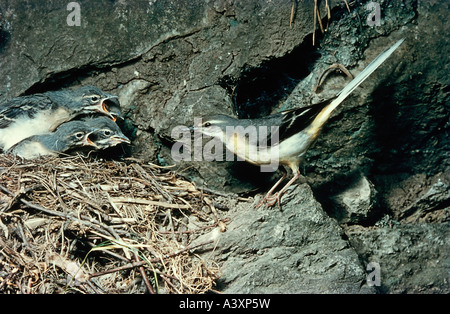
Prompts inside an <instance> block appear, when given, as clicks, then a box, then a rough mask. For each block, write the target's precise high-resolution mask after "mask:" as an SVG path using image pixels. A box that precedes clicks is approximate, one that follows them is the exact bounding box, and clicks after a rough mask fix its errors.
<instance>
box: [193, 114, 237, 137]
mask: <svg viewBox="0 0 450 314" xmlns="http://www.w3.org/2000/svg"><path fill="white" fill-rule="evenodd" d="M236 120H237V119H235V118H233V117H230V116H227V115H225V114H214V115H209V116H204V117H203V118H202V119H201V120H199V121H196V123H195V124H194V126H193V127H191V128H190V129H191V130H193V131H198V132H201V133H203V134H205V135H208V136H214V137H218V138H221V139H223V138H224V137H225V134H226V131H227V127H234V126H236Z"/></svg>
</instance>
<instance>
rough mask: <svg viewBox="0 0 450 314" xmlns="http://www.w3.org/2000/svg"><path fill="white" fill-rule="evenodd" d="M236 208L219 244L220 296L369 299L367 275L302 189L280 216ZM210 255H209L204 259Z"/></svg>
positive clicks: (242, 205)
mask: <svg viewBox="0 0 450 314" xmlns="http://www.w3.org/2000/svg"><path fill="white" fill-rule="evenodd" d="M257 201H258V199H257V200H255V202H254V203H253V204H251V203H239V205H238V206H237V207H236V208H234V209H232V211H231V212H230V213H229V215H230V216H231V217H232V221H231V223H230V224H229V225H228V227H227V231H225V232H224V233H221V234H219V235H218V234H217V233H214V232H213V233H211V234H209V235H205V236H203V237H202V239H199V240H198V241H206V239H209V238H211V237H213V235H214V239H215V240H218V245H217V246H216V247H215V250H214V256H215V257H216V259H217V260H218V261H219V262H223V264H222V269H221V274H222V275H221V277H220V278H219V281H218V282H219V288H221V289H223V292H224V293H362V292H364V293H369V292H373V291H374V290H373V288H371V287H368V286H367V284H366V271H365V268H364V267H363V265H361V264H360V262H359V259H358V255H357V254H356V252H355V251H354V250H353V249H352V247H351V246H350V245H349V243H348V241H346V240H344V239H343V236H344V234H343V231H342V229H341V228H340V227H339V226H338V224H337V222H336V221H335V220H334V219H332V218H330V217H329V216H328V215H327V214H326V213H325V212H324V211H323V210H322V208H321V206H320V204H319V203H317V201H315V199H314V197H313V194H312V191H311V189H310V187H309V186H308V185H307V184H302V185H296V186H295V187H294V188H293V189H291V190H290V191H289V195H286V196H284V197H283V198H282V204H281V206H282V207H281V210H279V209H277V208H276V207H275V208H259V209H255V208H254V206H255V204H256V202H257ZM205 254H209V252H207V253H205Z"/></svg>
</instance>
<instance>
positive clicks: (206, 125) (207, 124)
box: [203, 122, 211, 128]
mask: <svg viewBox="0 0 450 314" xmlns="http://www.w3.org/2000/svg"><path fill="white" fill-rule="evenodd" d="M203 126H204V127H205V128H208V127H210V126H211V123H210V122H205V124H203Z"/></svg>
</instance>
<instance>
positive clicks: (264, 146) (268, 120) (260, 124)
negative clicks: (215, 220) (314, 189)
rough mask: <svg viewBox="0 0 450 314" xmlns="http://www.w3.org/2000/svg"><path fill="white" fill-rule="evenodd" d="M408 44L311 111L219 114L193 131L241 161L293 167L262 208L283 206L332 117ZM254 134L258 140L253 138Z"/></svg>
mask: <svg viewBox="0 0 450 314" xmlns="http://www.w3.org/2000/svg"><path fill="white" fill-rule="evenodd" d="M403 41H404V39H401V40H399V41H398V42H397V43H395V44H394V45H393V46H392V47H391V48H389V49H387V50H386V51H384V52H382V53H381V54H380V55H379V56H377V57H376V58H375V60H373V61H372V62H371V63H370V64H369V65H368V66H367V67H366V68H365V69H364V70H363V71H362V72H361V73H359V74H358V75H357V76H356V77H355V78H354V79H353V80H352V81H351V82H350V83H348V84H347V85H346V86H345V87H344V88H343V89H342V90H341V91H340V92H339V93H338V94H337V95H336V97H335V98H333V99H331V100H327V101H324V102H321V103H319V104H315V105H312V106H308V107H303V108H296V109H291V110H286V111H282V112H279V113H275V114H273V115H269V116H266V117H263V118H259V119H236V118H234V117H231V116H227V115H223V114H216V115H210V116H206V117H203V118H202V119H201V120H200V122H198V123H197V124H196V125H194V126H193V128H191V130H192V129H193V130H194V131H199V132H201V133H202V134H204V135H208V136H213V137H216V138H218V139H219V140H220V141H221V142H222V143H224V145H225V147H226V148H227V149H228V150H230V151H231V152H233V153H234V154H235V155H236V156H237V157H238V158H241V160H245V161H247V162H249V163H252V164H255V165H272V164H274V161H277V163H276V165H277V166H278V163H279V164H281V165H284V166H287V167H289V168H290V169H291V170H292V172H293V174H294V176H293V177H292V179H291V180H289V182H288V183H287V184H286V185H285V186H284V187H283V188H282V189H281V190H280V191H279V192H277V193H276V194H275V195H273V192H274V191H275V189H276V188H277V187H278V185H279V184H280V183H281V182H282V181H283V180H284V178H285V175H283V177H282V178H281V179H280V180H279V181H277V182H276V183H275V185H274V186H273V187H272V188H271V189H270V190H269V192H268V193H267V194H266V196H265V197H264V199H263V200H262V202H261V203H260V204H258V206H259V205H261V204H263V203H267V204H268V205H269V206H272V205H274V204H275V203H276V202H277V203H278V205H280V202H281V196H282V195H283V194H284V193H285V192H286V190H287V188H288V187H289V186H291V184H293V183H294V182H295V181H296V180H297V179H298V178H299V176H300V170H299V165H300V162H301V161H302V158H303V157H304V154H305V152H306V151H307V150H308V148H309V147H310V146H311V144H312V143H313V142H314V141H315V140H316V138H317V137H318V135H319V134H320V131H321V129H322V127H323V125H324V124H325V123H326V122H327V120H328V119H329V118H330V115H331V113H332V112H333V110H334V109H336V107H337V106H339V105H340V104H341V103H342V102H343V101H344V100H345V99H346V98H347V96H348V95H350V94H351V93H352V92H353V91H354V90H355V89H356V88H357V87H358V86H359V85H360V84H361V83H362V82H363V81H364V80H365V79H366V78H367V77H368V76H369V75H370V74H372V73H373V72H374V71H375V70H376V69H377V68H378V67H379V66H380V65H381V64H382V63H383V62H384V61H385V60H386V59H387V58H388V57H389V56H390V55H391V54H392V53H393V52H394V51H395V50H396V49H397V48H398V47H399V46H400V45H401V44H402V42H403ZM252 130H253V131H254V133H255V134H256V137H253V138H252V136H249V135H252V134H251V133H252Z"/></svg>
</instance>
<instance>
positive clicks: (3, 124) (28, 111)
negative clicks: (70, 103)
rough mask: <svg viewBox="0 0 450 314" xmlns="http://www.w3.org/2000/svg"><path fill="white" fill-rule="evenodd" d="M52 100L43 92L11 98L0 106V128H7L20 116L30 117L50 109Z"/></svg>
mask: <svg viewBox="0 0 450 314" xmlns="http://www.w3.org/2000/svg"><path fill="white" fill-rule="evenodd" d="M52 106H53V104H52V101H51V100H50V99H49V98H48V97H47V96H46V95H43V94H36V95H32V96H22V97H17V98H14V99H11V100H10V101H9V102H7V103H6V104H4V105H1V106H0V129H4V128H7V127H8V126H9V125H11V124H12V123H14V121H16V119H18V118H20V117H26V116H27V117H29V118H30V119H32V118H33V117H34V116H35V115H36V114H37V113H38V112H40V111H42V110H45V109H50V108H51V107H52Z"/></svg>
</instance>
